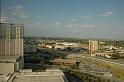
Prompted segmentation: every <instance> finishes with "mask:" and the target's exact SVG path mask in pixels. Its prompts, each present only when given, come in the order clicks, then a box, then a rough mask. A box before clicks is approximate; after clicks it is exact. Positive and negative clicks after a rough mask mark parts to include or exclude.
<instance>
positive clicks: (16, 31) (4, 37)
mask: <svg viewBox="0 0 124 82" xmlns="http://www.w3.org/2000/svg"><path fill="white" fill-rule="evenodd" d="M23 27H24V25H22V24H9V23H0V56H22V57H23Z"/></svg>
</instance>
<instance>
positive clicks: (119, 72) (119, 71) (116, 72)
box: [81, 58, 124, 81]
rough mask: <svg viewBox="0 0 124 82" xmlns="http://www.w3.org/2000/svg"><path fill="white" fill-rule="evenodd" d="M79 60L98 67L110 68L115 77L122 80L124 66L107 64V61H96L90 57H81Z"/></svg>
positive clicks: (123, 78) (123, 77)
mask: <svg viewBox="0 0 124 82" xmlns="http://www.w3.org/2000/svg"><path fill="white" fill-rule="evenodd" d="M81 62H82V63H84V64H94V65H96V66H98V67H104V68H106V69H108V70H109V69H110V70H111V72H112V74H113V77H114V78H115V79H119V80H123V81H124V68H122V67H120V66H118V65H115V64H109V63H106V62H102V61H98V60H93V59H91V58H82V60H81Z"/></svg>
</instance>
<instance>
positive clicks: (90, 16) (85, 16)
mask: <svg viewBox="0 0 124 82" xmlns="http://www.w3.org/2000/svg"><path fill="white" fill-rule="evenodd" d="M92 17H93V16H82V18H92Z"/></svg>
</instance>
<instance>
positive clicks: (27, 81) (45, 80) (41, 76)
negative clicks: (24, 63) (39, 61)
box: [7, 69, 68, 82]
mask: <svg viewBox="0 0 124 82" xmlns="http://www.w3.org/2000/svg"><path fill="white" fill-rule="evenodd" d="M7 82H68V80H67V79H66V77H65V75H64V73H63V72H62V71H61V70H59V69H49V70H46V71H45V72H29V71H28V72H26V71H25V72H16V73H14V74H13V75H12V76H11V77H10V79H9V80H8V81H7Z"/></svg>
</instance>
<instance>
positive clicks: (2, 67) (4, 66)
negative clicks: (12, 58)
mask: <svg viewBox="0 0 124 82" xmlns="http://www.w3.org/2000/svg"><path fill="white" fill-rule="evenodd" d="M13 72H14V63H4V62H3V63H0V74H5V75H7V74H8V73H13Z"/></svg>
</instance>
